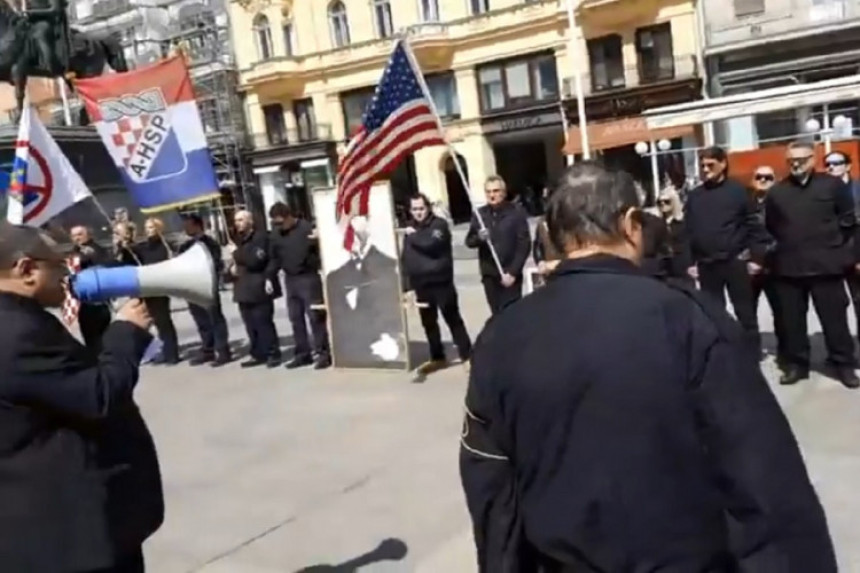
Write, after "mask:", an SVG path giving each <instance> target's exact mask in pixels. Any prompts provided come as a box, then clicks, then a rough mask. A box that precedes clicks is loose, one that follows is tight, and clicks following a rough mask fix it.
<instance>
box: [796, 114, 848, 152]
mask: <svg viewBox="0 0 860 573" xmlns="http://www.w3.org/2000/svg"><path fill="white" fill-rule="evenodd" d="M827 119H828V118H827V116H824V121H825V124H824V125H823V126H822V125H821V122H820V121H818V120H817V119H815V118H814V117H810V118H809V119H808V120H806V124H805V125H804V126H803V127H804V129H805V130H806V132H807V133H811V134H812V135H813V136H815V135H816V134H817V135H819V136H821V139H822V141H824V153H830V152H831V151H832V150H833V145H832V139H833V134H834V133H836V130H838V129H841V128H843V127H845V125H847V124H848V122H849V121H851V120H849V119H848V118H847V117H845V116H844V115H837V116H836V117H834V118H833V121H832V123H831V124H830V125H827Z"/></svg>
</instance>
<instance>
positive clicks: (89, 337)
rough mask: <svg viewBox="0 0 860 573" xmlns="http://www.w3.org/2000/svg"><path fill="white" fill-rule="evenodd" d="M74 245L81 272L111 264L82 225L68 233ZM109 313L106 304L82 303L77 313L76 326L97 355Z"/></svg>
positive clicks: (105, 253)
mask: <svg viewBox="0 0 860 573" xmlns="http://www.w3.org/2000/svg"><path fill="white" fill-rule="evenodd" d="M69 235H71V237H72V243H74V248H73V249H72V250H73V252H74V253H75V254H76V255H77V256H78V257H79V258H80V264H81V270H84V269H88V268H90V267H99V266H107V265H110V264H112V263H113V258H112V257H111V253H110V251H108V250H107V249H105V248H104V247H102V246H101V245H99V244H98V243H96V242H95V240H93V236H92V233H91V232H90V230H89V229H88V228H86V227H84V226H82V225H79V226H77V227H72V229H71V231H69ZM110 321H111V313H110V307H109V306H108V305H107V303H92V304H90V303H86V304H84V303H82V304H81V309H80V311H79V312H78V326H79V327H80V329H81V336H82V337H83V339H84V344H85V345H86V347H87V348H89V349H90V350H92V351H93V352H94V353H96V354H98V353H99V352H101V348H102V336H104V333H105V330H107V327H108V326H109V325H110Z"/></svg>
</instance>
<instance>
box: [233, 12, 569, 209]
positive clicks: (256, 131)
mask: <svg viewBox="0 0 860 573" xmlns="http://www.w3.org/2000/svg"><path fill="white" fill-rule="evenodd" d="M231 24H232V33H233V42H234V45H235V49H236V54H237V61H238V64H239V67H240V78H241V89H242V90H243V91H244V92H245V103H246V112H247V118H248V120H247V122H248V126H249V128H250V130H251V132H252V141H253V145H254V149H253V150H252V152H251V153H250V159H251V162H252V163H253V166H254V170H255V173H256V175H257V177H258V178H259V187H260V189H261V190H262V192H263V196H264V199H265V201H266V202H267V203H271V202H273V201H275V200H282V201H288V202H289V203H290V204H292V205H293V206H294V207H295V208H297V209H298V210H300V211H301V212H303V213H305V214H308V215H311V214H312V213H311V201H310V197H309V192H310V190H312V189H313V188H315V187H320V186H322V187H326V186H332V185H334V183H335V174H336V168H337V158H338V154H339V153H342V152H343V149H344V146H345V143H346V142H347V140H348V139H349V136H350V135H351V134H352V133H354V131H355V130H356V129H357V128H358V126H359V125H360V123H361V117H362V114H363V112H364V109H365V106H366V104H367V103H368V102H369V100H370V98H371V97H372V95H373V91H374V89H375V84H376V83H377V82H378V81H379V78H380V76H381V73H382V70H383V68H384V66H385V64H386V62H387V59H388V56H389V54H390V52H391V49H392V46H393V38H394V36H395V35H396V34H398V33H399V32H401V31H403V30H406V29H409V37H410V43H411V45H412V48H413V51H414V52H415V55H416V57H417V60H418V62H419V64H420V66H421V68H422V71H423V73H424V76H425V79H426V83H427V86H428V90H429V92H430V95H431V98H432V99H433V102H434V103H435V106H436V109H437V110H438V113H439V116H440V117H441V120H442V123H443V126H444V129H445V132H446V135H447V139H448V141H449V142H450V144H451V149H450V150H449V149H448V148H447V147H445V146H436V147H432V148H426V149H422V150H419V151H418V152H416V153H415V154H414V156H413V157H412V158H410V159H409V160H407V161H405V162H404V163H403V164H402V165H401V166H400V167H399V168H398V169H397V170H396V171H395V172H394V173H393V174H392V175H391V186H392V189H393V190H394V196H395V202H396V203H400V204H401V205H402V204H403V202H404V201H405V198H406V197H407V196H408V195H409V194H410V193H412V192H415V191H417V190H420V191H422V192H424V193H426V194H427V195H429V196H430V197H431V198H432V199H433V200H438V201H441V202H443V203H446V204H447V205H448V208H449V210H450V212H451V214H452V217H453V218H454V219H455V221H458V222H459V221H464V220H468V218H469V216H470V212H471V202H470V197H469V194H468V191H467V189H466V188H465V186H464V185H463V184H462V183H461V181H460V177H459V175H458V173H457V169H456V167H457V164H456V163H455V161H459V163H460V166H462V170H463V172H464V174H465V175H466V177H467V179H468V182H469V184H470V186H471V187H472V188H473V190H472V192H473V193H474V194H476V196H477V195H481V194H482V186H483V182H484V180H485V178H486V177H488V176H489V175H491V174H496V173H498V174H500V175H502V176H503V177H505V178H506V180H507V181H508V186H509V188H510V189H511V191H512V192H513V193H515V194H518V195H520V196H521V197H522V199H523V203H524V204H525V205H526V206H527V207H529V208H532V209H533V210H537V209H539V206H538V203H539V201H538V200H537V197H538V196H539V194H540V192H541V191H542V189H543V186H544V185H545V184H547V182H548V181H550V180H551V179H552V178H553V177H554V176H556V175H557V174H558V173H559V172H560V171H561V169H562V167H563V165H564V158H563V156H562V153H561V147H562V145H563V137H564V130H563V127H562V126H563V122H562V117H561V113H560V105H559V101H560V99H559V98H560V86H561V81H560V74H559V71H560V70H563V69H565V68H566V67H567V55H566V39H565V35H566V31H567V21H566V16H565V7H564V2H559V0H397V1H394V0H372V1H370V2H368V0H332V1H330V2H309V1H302V2H298V1H292V0H280V1H278V0H237V1H236V2H234V3H232V4H231Z"/></svg>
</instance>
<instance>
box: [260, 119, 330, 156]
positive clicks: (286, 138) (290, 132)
mask: <svg viewBox="0 0 860 573" xmlns="http://www.w3.org/2000/svg"><path fill="white" fill-rule="evenodd" d="M328 141H332V130H331V125H329V124H327V123H317V124H314V125H311V126H308V127H306V128H305V127H302V128H294V129H285V130H283V131H282V132H280V133H254V134H252V135H251V145H252V147H253V149H254V151H268V150H274V149H283V148H285V147H291V146H300V145H307V144H310V143H323V142H328Z"/></svg>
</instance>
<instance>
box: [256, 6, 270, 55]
mask: <svg viewBox="0 0 860 573" xmlns="http://www.w3.org/2000/svg"><path fill="white" fill-rule="evenodd" d="M254 36H255V37H256V40H257V55H258V56H260V59H261V60H268V59H269V58H271V57H272V55H273V50H272V30H271V28H269V19H268V18H266V17H265V16H264V15H263V14H259V15H258V16H257V17H256V18H254Z"/></svg>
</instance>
